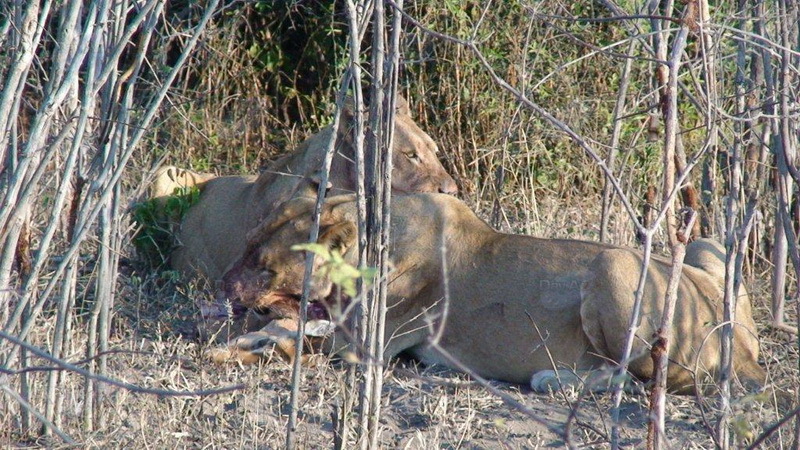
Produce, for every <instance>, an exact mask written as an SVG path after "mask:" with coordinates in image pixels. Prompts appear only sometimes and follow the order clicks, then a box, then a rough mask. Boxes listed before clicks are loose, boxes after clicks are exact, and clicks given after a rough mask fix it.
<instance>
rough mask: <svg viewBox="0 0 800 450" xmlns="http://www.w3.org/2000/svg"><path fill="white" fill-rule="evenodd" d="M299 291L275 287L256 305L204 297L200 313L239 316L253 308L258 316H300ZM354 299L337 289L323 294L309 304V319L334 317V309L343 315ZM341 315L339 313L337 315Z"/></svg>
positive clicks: (206, 316)
mask: <svg viewBox="0 0 800 450" xmlns="http://www.w3.org/2000/svg"><path fill="white" fill-rule="evenodd" d="M300 300H301V296H300V295H299V294H294V293H290V292H284V291H272V292H269V293H267V294H265V295H263V296H262V297H261V298H260V299H259V302H258V305H257V306H254V307H252V308H248V307H247V306H245V305H243V304H242V303H241V301H239V300H238V299H229V298H225V297H224V296H223V297H218V298H216V299H215V301H201V304H200V314H201V316H202V318H203V319H205V320H231V319H232V320H236V319H240V318H241V317H243V316H244V315H245V314H247V312H248V311H252V312H253V313H255V314H258V315H259V316H263V317H268V318H270V319H273V320H278V319H286V318H290V319H297V318H298V317H299V315H300ZM351 303H352V299H351V298H350V297H349V296H347V295H344V294H342V293H338V292H331V293H330V294H329V295H328V296H326V297H324V298H318V299H312V300H310V301H309V302H308V305H307V306H306V320H307V321H312V320H325V321H330V320H331V312H332V311H333V312H334V314H333V315H335V316H341V315H343V314H344V312H345V311H346V310H347V309H348V307H349V306H350V304H351ZM337 318H338V317H337Z"/></svg>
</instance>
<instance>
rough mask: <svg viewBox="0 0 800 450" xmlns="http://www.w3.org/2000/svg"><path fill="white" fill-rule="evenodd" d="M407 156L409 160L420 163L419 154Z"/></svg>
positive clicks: (409, 153)
mask: <svg viewBox="0 0 800 450" xmlns="http://www.w3.org/2000/svg"><path fill="white" fill-rule="evenodd" d="M405 155H406V158H408V159H410V160H412V161H418V160H419V154H418V153H417V152H408V153H406V154H405Z"/></svg>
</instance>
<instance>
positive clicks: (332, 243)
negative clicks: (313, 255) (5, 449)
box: [317, 220, 358, 255]
mask: <svg viewBox="0 0 800 450" xmlns="http://www.w3.org/2000/svg"><path fill="white" fill-rule="evenodd" d="M357 234H358V230H357V229H356V225H355V224H354V223H353V222H350V221H349V220H344V221H341V222H337V223H335V224H333V225H329V226H327V227H325V229H324V230H323V231H322V233H321V234H320V236H319V239H318V240H317V242H319V243H320V244H323V245H325V246H327V247H328V248H329V249H331V250H337V251H338V252H339V253H340V254H342V255H343V254H345V253H347V250H349V249H350V248H351V247H352V246H353V245H355V243H356V235H357Z"/></svg>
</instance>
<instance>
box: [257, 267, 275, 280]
mask: <svg viewBox="0 0 800 450" xmlns="http://www.w3.org/2000/svg"><path fill="white" fill-rule="evenodd" d="M275 275H277V272H275V271H274V270H271V269H264V270H262V271H261V276H263V277H269V278H274V277H275Z"/></svg>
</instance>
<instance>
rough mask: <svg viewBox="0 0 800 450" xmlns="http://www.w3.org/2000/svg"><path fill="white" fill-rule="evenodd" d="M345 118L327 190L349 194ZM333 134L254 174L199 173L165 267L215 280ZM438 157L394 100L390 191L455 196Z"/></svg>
mask: <svg viewBox="0 0 800 450" xmlns="http://www.w3.org/2000/svg"><path fill="white" fill-rule="evenodd" d="M344 113H345V114H344V115H343V117H342V120H341V123H340V127H339V130H338V136H337V140H336V145H337V150H336V154H335V156H334V159H333V163H332V166H331V171H330V177H329V183H330V184H331V186H332V187H333V188H334V189H340V190H342V191H352V190H354V189H355V163H354V160H355V149H354V145H353V138H352V134H351V132H350V128H351V126H352V124H351V122H352V117H353V114H352V111H351V110H350V109H349V108H346V109H345V111H344ZM332 132H333V130H332V129H331V127H327V128H324V129H323V130H322V131H320V132H319V133H317V134H315V135H314V136H312V137H310V138H309V139H308V140H306V141H305V142H303V143H302V144H300V145H299V146H298V147H297V148H296V149H295V150H294V151H292V152H291V153H289V154H287V155H285V156H284V157H282V158H280V159H278V160H277V161H275V162H274V163H273V164H272V165H271V166H270V167H268V168H267V169H266V170H264V171H263V172H262V173H261V174H260V175H258V176H255V175H253V176H226V177H217V178H212V179H210V180H207V179H205V177H203V175H202V174H195V175H198V177H197V179H198V180H200V181H202V182H203V184H202V185H201V191H202V193H201V196H200V200H199V201H198V202H197V203H196V204H195V205H193V206H192V207H191V208H189V211H188V212H187V213H186V216H185V217H184V218H183V221H182V223H181V227H180V232H179V233H178V236H177V239H178V247H177V248H176V249H175V251H174V252H173V253H172V256H171V264H172V266H173V267H174V268H175V269H178V270H180V271H182V272H184V273H196V272H199V273H200V274H202V275H205V276H206V277H208V278H209V279H210V280H218V279H219V278H220V277H221V276H222V275H223V274H224V273H225V270H226V269H227V267H228V266H229V265H230V264H231V263H232V262H233V261H235V260H236V258H238V257H239V256H240V255H241V253H242V251H243V250H244V248H245V242H246V240H245V236H246V234H247V232H248V231H250V229H252V228H253V227H255V226H256V225H257V224H258V222H259V220H260V219H262V218H263V217H265V216H266V215H267V214H269V213H270V212H271V211H272V209H273V208H274V207H275V206H277V205H280V204H281V203H283V202H284V201H286V200H287V199H288V198H289V197H290V195H291V194H292V193H293V192H294V190H295V188H296V187H297V185H298V183H299V182H300V180H302V179H303V178H305V177H309V176H312V175H313V174H315V173H317V172H319V170H320V169H321V168H322V162H323V159H324V157H325V151H326V148H327V144H328V141H329V140H330V137H331V133H332ZM437 151H438V150H437V147H436V144H435V143H434V142H433V140H432V139H431V137H430V136H428V134H426V133H425V132H424V131H422V129H420V128H419V126H417V124H416V123H415V122H414V120H413V119H412V118H411V116H410V113H409V108H408V103H407V102H406V101H405V100H404V99H403V98H398V99H397V113H396V115H395V128H394V144H393V147H392V163H393V172H392V189H393V191H395V192H443V193H447V194H455V193H456V192H457V187H456V184H455V182H454V181H453V179H452V178H451V177H450V175H448V174H447V172H446V171H445V170H444V167H442V165H441V163H440V162H439V160H438V159H437V156H436V153H437ZM173 169H174V168H173ZM161 179H164V180H168V179H166V178H163V177H161V178H159V180H161ZM188 179H189V178H187V177H182V178H180V181H182V182H184V184H185V182H186V180H188ZM181 186H182V185H181ZM171 187H172V186H159V192H163V191H167V192H170V193H171V192H172V189H170V188H171ZM174 187H178V185H176V186H174Z"/></svg>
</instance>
